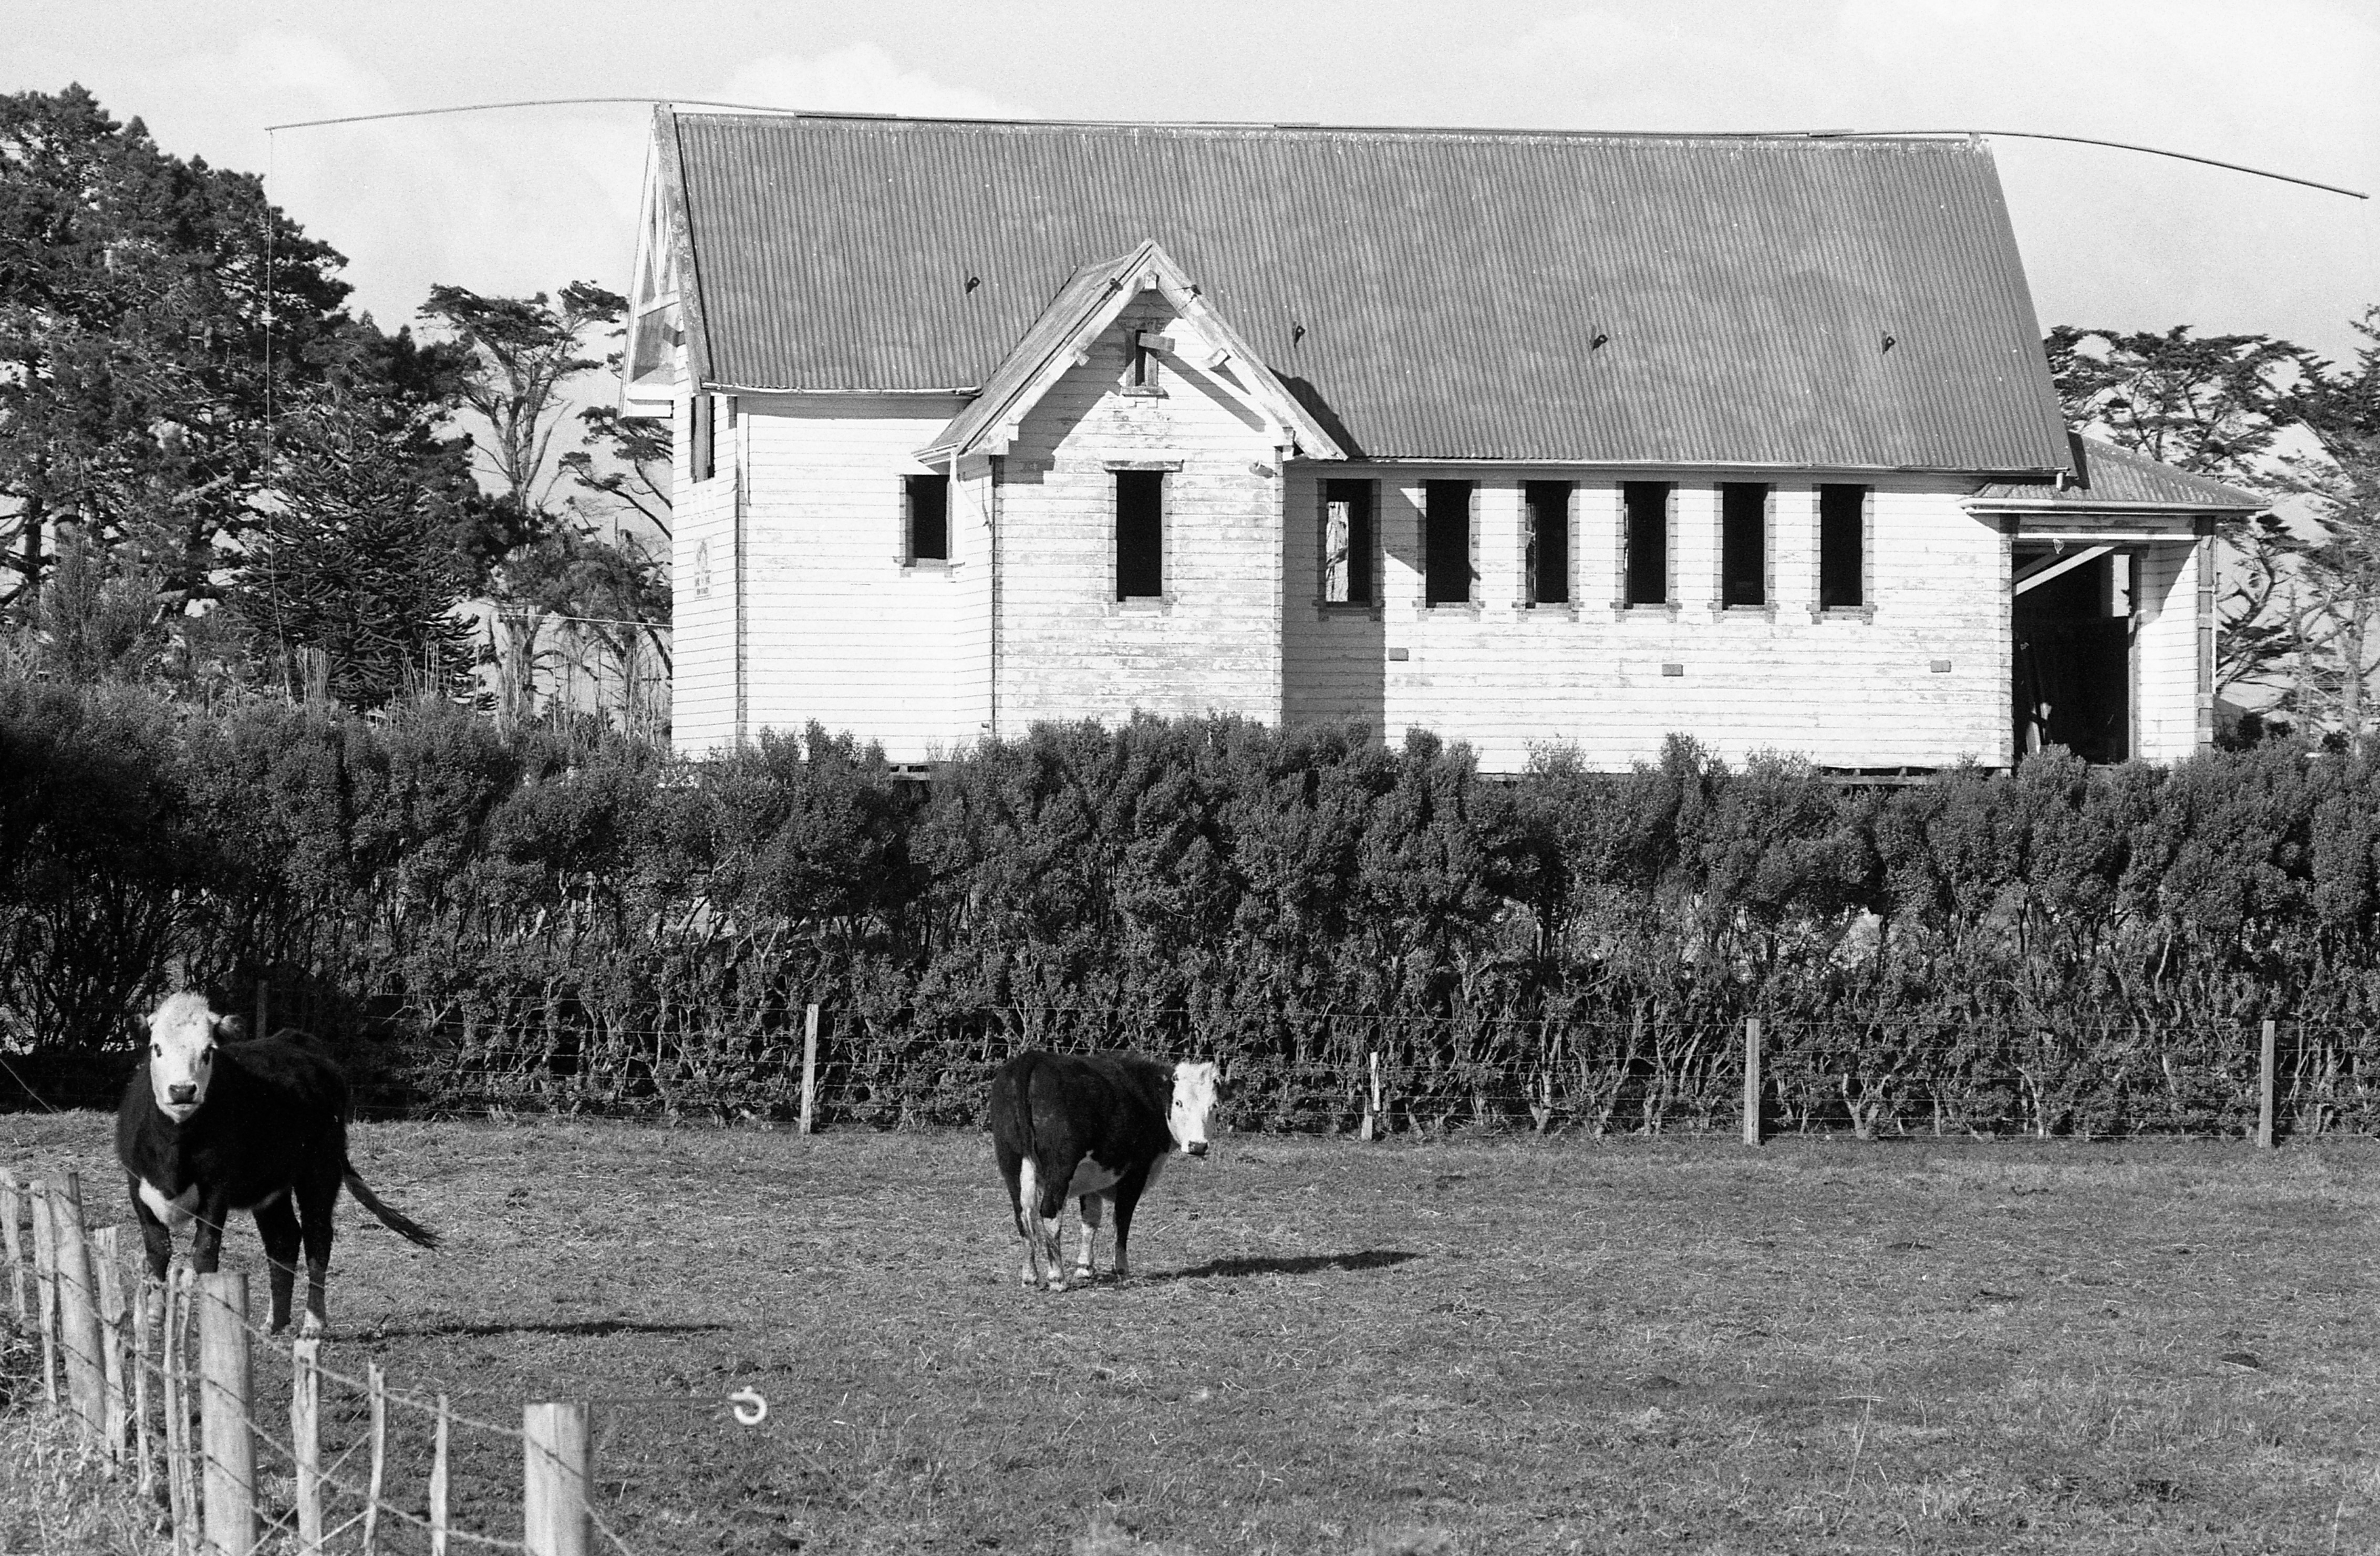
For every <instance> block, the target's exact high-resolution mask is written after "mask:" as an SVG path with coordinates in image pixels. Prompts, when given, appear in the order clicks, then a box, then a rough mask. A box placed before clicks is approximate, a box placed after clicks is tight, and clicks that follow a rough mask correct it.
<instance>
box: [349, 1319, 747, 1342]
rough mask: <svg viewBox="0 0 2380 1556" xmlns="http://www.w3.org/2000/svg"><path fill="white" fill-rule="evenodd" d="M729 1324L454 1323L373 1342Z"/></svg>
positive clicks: (375, 1335) (400, 1329) (668, 1330)
mask: <svg viewBox="0 0 2380 1556" xmlns="http://www.w3.org/2000/svg"><path fill="white" fill-rule="evenodd" d="M729 1327H731V1326H729V1325H726V1324H671V1323H643V1322H639V1321H638V1320H637V1319H578V1320H576V1321H573V1322H568V1323H520V1324H504V1323H451V1324H392V1325H390V1326H389V1327H388V1328H386V1329H375V1330H373V1331H370V1338H371V1339H374V1340H443V1339H465V1340H477V1339H484V1338H486V1337H488V1336H490V1335H496V1334H566V1335H572V1336H575V1337H578V1338H584V1339H601V1338H602V1337H604V1336H605V1335H611V1334H707V1333H710V1332H712V1331H718V1330H723V1329H727V1328H729Z"/></svg>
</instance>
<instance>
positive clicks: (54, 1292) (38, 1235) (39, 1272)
mask: <svg viewBox="0 0 2380 1556" xmlns="http://www.w3.org/2000/svg"><path fill="white" fill-rule="evenodd" d="M26 1187H27V1197H28V1199H29V1201H30V1204H31V1206H32V1211H33V1322H34V1327H36V1328H38V1329H39V1330H40V1331H42V1399H43V1400H45V1401H46V1402H48V1403H49V1404H57V1403H58V1279H57V1275H58V1252H57V1245H56V1241H55V1237H54V1236H53V1234H52V1231H51V1220H50V1185H48V1184H46V1183H44V1182H42V1180H41V1179H39V1178H35V1179H34V1180H33V1181H32V1182H31V1183H30V1184H29V1185H26Z"/></svg>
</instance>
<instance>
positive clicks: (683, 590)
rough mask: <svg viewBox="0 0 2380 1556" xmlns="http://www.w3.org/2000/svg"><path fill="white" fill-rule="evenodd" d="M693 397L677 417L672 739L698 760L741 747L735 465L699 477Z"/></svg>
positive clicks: (682, 402)
mask: <svg viewBox="0 0 2380 1556" xmlns="http://www.w3.org/2000/svg"><path fill="white" fill-rule="evenodd" d="M690 404H691V400H690V397H689V396H687V395H683V394H681V395H679V396H678V397H677V402H676V405H675V407H674V415H673V431H674V443H675V450H674V454H673V456H672V463H671V468H670V490H671V494H672V501H671V521H670V602H671V604H670V634H671V646H672V659H673V667H672V673H671V683H670V742H671V744H672V745H673V746H674V748H676V749H677V750H678V752H679V753H680V754H682V755H690V756H691V755H700V754H701V753H703V752H705V751H710V750H716V749H720V748H724V747H728V746H732V745H734V744H735V579H736V569H737V567H738V565H739V558H738V557H737V555H736V550H735V538H736V536H735V461H734V460H733V459H722V460H720V461H719V465H718V469H719V473H718V475H716V476H715V477H713V478H712V479H711V480H706V481H700V482H697V481H696V480H693V468H692V463H691V458H692V456H691V445H692V442H693V440H692V438H691V437H690V436H689V435H688V433H687V420H688V407H689V405H690Z"/></svg>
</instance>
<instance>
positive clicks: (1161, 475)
mask: <svg viewBox="0 0 2380 1556" xmlns="http://www.w3.org/2000/svg"><path fill="white" fill-rule="evenodd" d="M1115 483H1116V487H1115V535H1116V575H1115V576H1116V598H1117V599H1119V600H1151V599H1156V598H1158V597H1159V596H1160V595H1162V594H1164V592H1165V472H1164V471H1163V470H1118V471H1117V472H1116V473H1115Z"/></svg>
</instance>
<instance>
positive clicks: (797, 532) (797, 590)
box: [680, 396, 982, 761]
mask: <svg viewBox="0 0 2380 1556" xmlns="http://www.w3.org/2000/svg"><path fill="white" fill-rule="evenodd" d="M953 408H954V407H953V404H950V403H943V402H939V401H937V402H933V403H930V404H928V405H926V406H925V407H922V408H921V407H918V406H917V404H916V403H915V402H914V401H912V402H909V403H903V402H901V401H893V400H872V399H864V398H857V399H856V398H839V399H837V400H835V401H805V400H799V399H795V398H794V397H791V396H772V397H768V398H761V397H758V396H746V397H744V398H743V400H742V401H741V405H740V415H739V417H738V419H737V425H736V428H735V440H734V458H735V465H736V468H738V470H739V472H740V475H741V478H742V480H743V481H744V483H745V495H744V498H743V508H744V513H743V534H744V541H745V547H746V556H745V568H744V595H745V603H746V612H747V616H746V622H745V629H744V645H743V650H744V666H745V677H746V688H745V701H746V720H745V722H746V734H747V735H748V736H757V735H759V732H760V731H761V730H763V729H775V730H779V731H783V732H787V733H798V732H799V731H801V730H802V729H803V728H805V727H806V726H807V725H808V724H809V723H813V722H815V723H819V724H820V725H822V726H824V727H825V728H826V729H827V730H829V731H844V730H849V731H852V732H854V733H855V734H856V735H859V736H860V737H861V738H862V739H864V740H870V741H877V742H880V743H881V744H882V745H883V747H884V749H885V754H886V755H887V756H888V757H890V758H892V760H896V761H916V760H926V759H928V758H929V757H931V756H934V755H939V754H942V753H945V752H947V751H949V750H950V749H952V748H954V747H956V746H957V745H959V744H961V743H962V742H963V741H965V740H966V739H970V738H972V737H973V736H974V735H975V734H976V733H977V730H976V728H975V727H974V724H973V723H972V722H971V721H970V722H968V723H964V724H963V723H961V720H962V719H963V718H964V717H965V709H964V708H963V706H962V699H960V697H959V696H958V692H959V688H960V674H961V672H962V668H963V664H964V659H963V650H964V649H965V647H966V646H967V644H968V643H969V641H970V639H971V638H972V637H973V636H979V634H973V633H970V631H969V626H970V624H969V623H968V621H967V616H968V612H969V608H970V606H971V605H972V604H973V603H974V598H975V594H976V592H977V591H975V590H972V589H971V588H970V585H971V583H972V577H971V573H972V572H975V571H980V570H981V565H982V564H981V561H980V558H979V555H977V553H979V552H980V549H981V540H982V531H981V527H980V526H979V525H968V524H965V523H963V522H961V521H960V515H959V514H958V513H957V512H956V511H955V510H956V509H957V508H958V507H959V504H958V503H957V502H956V501H953V504H952V506H953V510H954V511H953V516H952V518H953V522H952V525H951V535H952V540H953V557H952V559H951V561H950V563H949V564H948V565H937V564H932V563H923V564H914V565H913V564H911V563H910V562H909V560H908V559H907V557H906V554H905V553H906V549H907V538H906V535H905V502H904V492H903V485H902V478H903V477H904V476H905V475H912V474H916V475H924V474H929V473H931V472H929V471H928V469H927V468H926V467H925V466H923V465H921V464H918V463H917V461H916V460H915V459H913V458H912V457H911V451H912V450H914V449H917V448H918V447H920V446H921V445H923V444H925V443H926V442H927V441H928V440H929V438H931V437H932V436H933V434H934V433H935V432H938V431H939V430H941V426H942V424H943V423H944V422H945V421H947V420H948V419H949V418H950V415H951V413H952V410H953ZM722 423H723V418H722ZM729 457H730V445H729V442H728V438H727V436H726V433H725V431H724V428H723V426H722V434H721V446H720V462H721V464H722V468H724V467H726V466H727V464H728V462H729ZM955 495H956V494H955V493H954V497H955ZM686 678H687V679H695V678H696V676H695V675H694V673H692V672H689V674H688V675H687V677H686ZM702 680H703V684H704V685H705V687H706V689H708V677H702ZM711 731H712V726H711V725H710V724H706V725H704V726H703V728H702V731H701V735H710V734H711ZM701 735H695V734H694V733H693V732H691V731H690V732H689V733H688V735H684V736H681V738H680V745H681V746H682V747H687V748H710V747H714V746H716V745H718V744H720V743H721V742H720V741H719V740H717V739H716V738H715V737H714V738H709V739H705V738H702V737H701Z"/></svg>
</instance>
